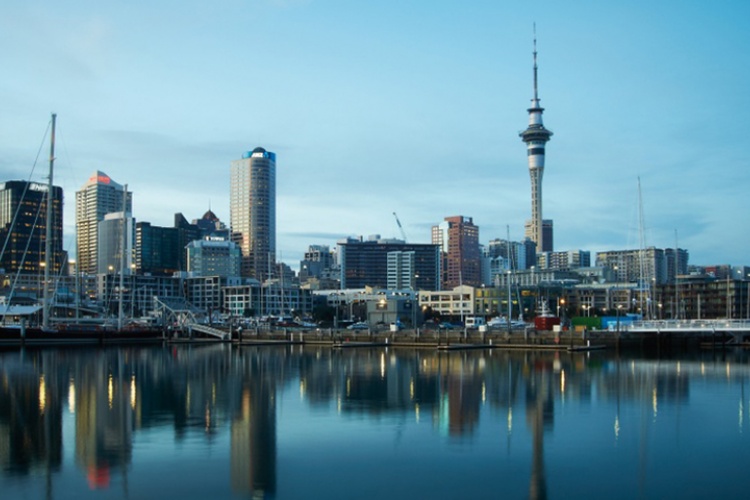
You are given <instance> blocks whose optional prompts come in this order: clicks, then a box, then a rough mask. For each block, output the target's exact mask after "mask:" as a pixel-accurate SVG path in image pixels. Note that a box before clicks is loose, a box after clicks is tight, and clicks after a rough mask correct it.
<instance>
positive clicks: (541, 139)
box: [519, 34, 552, 252]
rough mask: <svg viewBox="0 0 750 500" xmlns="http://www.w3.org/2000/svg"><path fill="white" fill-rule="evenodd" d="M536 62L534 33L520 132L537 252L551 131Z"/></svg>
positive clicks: (540, 240)
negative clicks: (530, 85)
mask: <svg viewBox="0 0 750 500" xmlns="http://www.w3.org/2000/svg"><path fill="white" fill-rule="evenodd" d="M537 73H538V68H537V62H536V34H534V98H533V99H531V107H530V108H529V109H528V112H529V126H528V128H527V129H526V130H524V131H523V132H521V133H520V134H519V135H520V136H521V140H522V141H523V142H525V143H526V150H527V154H528V159H529V176H530V177H531V220H530V225H529V229H530V230H529V233H530V234H528V235H527V236H529V237H531V239H532V240H533V241H534V242H535V243H536V248H537V252H541V251H543V250H544V241H543V239H544V235H543V231H542V177H543V175H544V149H545V145H546V144H547V141H549V140H550V137H552V131H551V130H549V129H546V128H544V123H543V122H542V113H543V112H544V108H542V107H541V106H540V105H539V92H538V85H537ZM550 250H551V249H550Z"/></svg>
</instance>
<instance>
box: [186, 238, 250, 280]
mask: <svg viewBox="0 0 750 500" xmlns="http://www.w3.org/2000/svg"><path fill="white" fill-rule="evenodd" d="M187 256H188V274H189V275H190V276H195V277H199V276H221V277H230V276H231V277H237V276H239V275H240V269H241V255H240V249H239V247H238V246H237V245H236V244H235V243H234V242H232V241H227V240H221V239H218V238H217V239H206V240H196V241H191V242H190V243H188V246H187Z"/></svg>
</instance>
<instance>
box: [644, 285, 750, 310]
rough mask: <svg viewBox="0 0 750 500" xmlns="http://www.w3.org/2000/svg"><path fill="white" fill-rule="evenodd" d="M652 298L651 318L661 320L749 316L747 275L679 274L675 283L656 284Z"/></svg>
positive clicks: (749, 298) (749, 289)
mask: <svg viewBox="0 0 750 500" xmlns="http://www.w3.org/2000/svg"><path fill="white" fill-rule="evenodd" d="M653 300H654V301H655V303H656V307H657V309H656V311H655V312H656V314H655V315H654V317H658V318H661V319H718V318H728V319H750V280H748V278H747V275H746V277H745V278H742V277H740V278H733V277H732V276H724V277H721V278H717V277H714V276H712V275H710V274H702V275H698V274H696V275H684V276H679V277H678V279H677V281H676V282H671V283H667V284H665V285H661V286H658V287H656V291H655V293H654V296H653ZM657 315H658V316H657Z"/></svg>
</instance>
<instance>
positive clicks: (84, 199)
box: [76, 171, 133, 274]
mask: <svg viewBox="0 0 750 500" xmlns="http://www.w3.org/2000/svg"><path fill="white" fill-rule="evenodd" d="M125 191H126V190H125V188H124V187H123V186H121V185H120V184H118V183H116V182H115V181H113V180H112V179H111V178H110V177H109V176H108V175H107V174H105V173H104V172H101V171H96V172H94V173H93V174H92V175H91V177H89V180H88V181H86V184H84V185H83V187H81V189H80V190H79V191H77V192H76V262H77V265H78V270H79V272H80V273H83V274H96V273H97V272H99V264H98V262H97V258H98V255H99V252H98V248H97V246H98V244H99V223H100V222H101V221H103V220H104V216H105V215H107V214H109V213H113V212H123V211H125V212H128V213H131V212H132V210H133V193H131V192H129V191H128V192H127V193H126V192H125Z"/></svg>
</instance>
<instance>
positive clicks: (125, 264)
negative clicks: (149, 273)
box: [96, 212, 135, 275]
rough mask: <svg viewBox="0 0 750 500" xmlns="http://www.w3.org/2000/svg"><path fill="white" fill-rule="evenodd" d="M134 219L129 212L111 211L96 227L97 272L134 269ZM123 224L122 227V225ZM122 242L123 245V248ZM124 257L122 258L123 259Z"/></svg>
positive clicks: (131, 271) (116, 271)
mask: <svg viewBox="0 0 750 500" xmlns="http://www.w3.org/2000/svg"><path fill="white" fill-rule="evenodd" d="M134 223H135V219H133V218H132V217H131V216H130V214H129V213H124V212H112V213H108V214H107V215H105V216H104V219H103V220H102V221H101V222H99V227H98V228H97V238H98V241H97V246H96V249H97V256H96V262H97V271H96V273H97V274H119V273H120V272H122V273H123V274H126V275H127V274H131V273H133V272H134V271H135V263H134V262H133V242H134V240H135V227H134V225H135V224H134ZM123 224H124V227H123ZM123 244H124V245H125V247H124V249H123ZM123 259H124V260H123Z"/></svg>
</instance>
